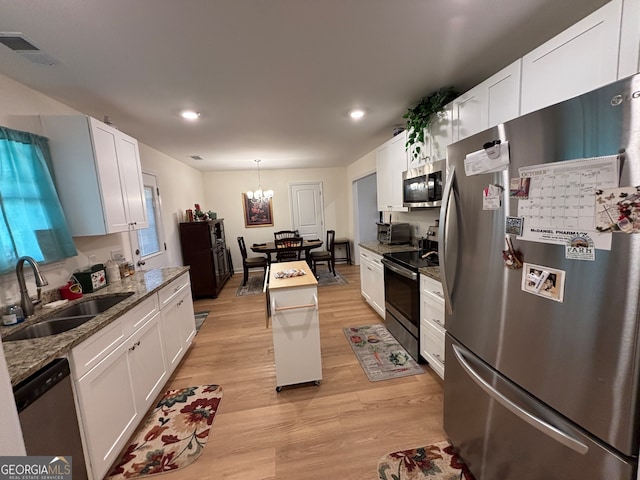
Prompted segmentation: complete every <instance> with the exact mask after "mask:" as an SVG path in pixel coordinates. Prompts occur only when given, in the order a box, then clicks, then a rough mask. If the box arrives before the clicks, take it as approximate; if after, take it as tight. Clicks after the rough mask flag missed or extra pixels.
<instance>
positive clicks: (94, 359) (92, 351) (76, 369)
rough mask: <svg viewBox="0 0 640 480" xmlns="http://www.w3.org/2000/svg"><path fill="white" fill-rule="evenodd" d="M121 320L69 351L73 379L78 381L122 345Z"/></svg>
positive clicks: (123, 336)
mask: <svg viewBox="0 0 640 480" xmlns="http://www.w3.org/2000/svg"><path fill="white" fill-rule="evenodd" d="M121 320H122V318H118V319H116V320H115V321H113V322H112V323H110V324H109V325H107V326H106V327H104V328H103V329H102V330H100V331H99V332H96V333H95V334H93V335H92V336H91V337H89V338H87V339H86V340H85V341H84V342H82V343H81V344H80V345H78V346H76V347H74V348H73V349H72V350H71V353H70V354H69V360H70V363H71V372H72V373H73V378H74V379H76V380H78V379H79V378H80V377H82V376H83V375H84V374H85V373H87V372H88V371H89V370H91V369H92V368H93V367H94V366H96V365H97V364H98V363H100V361H101V360H102V359H103V358H105V357H106V356H107V355H109V354H110V353H111V352H112V351H113V350H114V349H115V348H117V347H118V345H119V344H120V343H122V341H123V340H124V339H125V335H124V331H123V329H122V322H121Z"/></svg>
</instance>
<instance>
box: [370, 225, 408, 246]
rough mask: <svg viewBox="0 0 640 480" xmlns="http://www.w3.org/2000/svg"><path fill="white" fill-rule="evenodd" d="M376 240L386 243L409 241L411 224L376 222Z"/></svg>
mask: <svg viewBox="0 0 640 480" xmlns="http://www.w3.org/2000/svg"><path fill="white" fill-rule="evenodd" d="M376 224H377V225H378V241H379V242H380V243H384V244H387V245H399V244H403V243H410V242H411V225H410V224H408V223H383V222H377V223H376Z"/></svg>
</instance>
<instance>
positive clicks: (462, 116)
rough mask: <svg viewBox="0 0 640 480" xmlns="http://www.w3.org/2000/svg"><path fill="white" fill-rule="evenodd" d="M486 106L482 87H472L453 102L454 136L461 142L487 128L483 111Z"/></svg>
mask: <svg viewBox="0 0 640 480" xmlns="http://www.w3.org/2000/svg"><path fill="white" fill-rule="evenodd" d="M486 104H487V99H486V92H485V91H484V88H483V87H482V85H477V86H475V87H473V88H472V89H471V90H469V91H468V92H466V93H463V94H462V95H460V96H459V97H458V98H456V99H455V100H454V101H453V118H454V127H453V128H454V136H455V139H456V140H462V139H463V138H467V137H469V136H471V135H473V134H474V133H478V132H480V131H482V130H484V129H485V128H487V127H486V126H485V125H486V122H484V121H483V110H484V108H485V106H486Z"/></svg>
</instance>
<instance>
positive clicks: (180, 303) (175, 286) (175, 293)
mask: <svg viewBox="0 0 640 480" xmlns="http://www.w3.org/2000/svg"><path fill="white" fill-rule="evenodd" d="M158 298H159V300H160V313H161V316H162V333H163V337H164V347H165V356H166V360H167V367H168V369H169V372H170V373H171V372H173V370H174V369H175V368H176V366H177V365H178V363H180V360H182V357H183V356H184V354H185V353H186V351H187V350H188V349H189V346H190V345H191V341H192V340H193V337H194V336H195V334H196V323H195V317H194V314H193V313H194V312H193V300H192V298H191V284H190V281H189V274H188V273H185V274H184V275H182V276H180V277H179V278H177V279H176V280H174V281H173V282H171V283H170V284H169V285H167V286H166V287H164V288H163V289H162V290H160V292H159V293H158Z"/></svg>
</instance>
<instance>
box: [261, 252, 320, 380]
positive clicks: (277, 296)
mask: <svg viewBox="0 0 640 480" xmlns="http://www.w3.org/2000/svg"><path fill="white" fill-rule="evenodd" d="M294 269H295V270H301V271H303V272H305V274H304V275H301V276H296V277H290V278H277V277H278V273H279V272H283V271H286V270H294ZM268 289H269V308H270V311H271V323H272V329H273V350H274V356H275V366H276V391H277V392H280V390H282V387H283V386H285V385H294V384H298V383H306V382H315V383H316V385H319V384H320V381H321V380H322V358H321V354H320V323H319V315H318V281H317V280H316V278H315V276H314V275H313V272H312V271H311V268H310V267H309V265H307V263H306V262H304V261H298V262H285V263H274V264H271V267H270V271H269V286H268Z"/></svg>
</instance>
